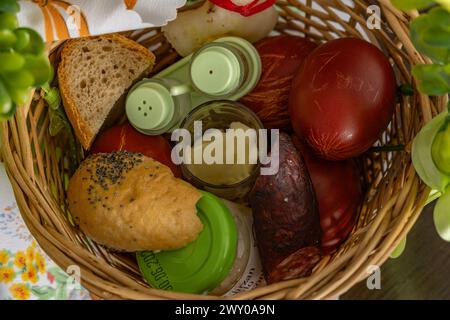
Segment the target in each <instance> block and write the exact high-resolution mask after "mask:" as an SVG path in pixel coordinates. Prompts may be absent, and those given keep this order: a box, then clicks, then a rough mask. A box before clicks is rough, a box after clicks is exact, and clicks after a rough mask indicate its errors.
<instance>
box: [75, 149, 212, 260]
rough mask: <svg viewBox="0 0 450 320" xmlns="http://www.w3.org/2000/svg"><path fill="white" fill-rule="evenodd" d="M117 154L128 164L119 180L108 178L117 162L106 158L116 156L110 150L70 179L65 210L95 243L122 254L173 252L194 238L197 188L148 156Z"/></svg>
mask: <svg viewBox="0 0 450 320" xmlns="http://www.w3.org/2000/svg"><path fill="white" fill-rule="evenodd" d="M115 154H118V157H121V159H125V160H123V161H122V160H120V159H119V160H120V161H119V162H121V163H125V166H126V167H127V168H130V167H132V168H131V169H129V170H127V171H124V172H123V173H121V176H122V177H123V178H121V179H118V180H116V181H115V182H114V183H112V181H114V179H115V178H114V177H117V175H116V174H115V173H112V180H110V179H109V175H111V173H110V172H113V171H114V170H116V169H115V168H117V165H116V162H114V161H112V162H111V161H110V160H104V159H105V158H106V159H114V153H112V154H96V155H93V156H90V157H89V158H87V159H86V160H85V161H84V162H83V163H82V165H81V166H80V167H79V169H78V170H77V172H76V173H75V175H74V176H73V177H72V178H71V180H70V183H69V188H68V193H67V199H68V203H69V210H70V212H71V214H72V217H73V218H74V221H75V222H76V223H77V224H78V226H79V228H80V229H81V230H82V231H83V232H84V233H85V234H86V235H88V236H89V237H90V238H92V239H93V240H95V241H96V242H98V243H99V244H102V245H105V246H107V247H109V248H111V249H114V250H118V251H126V252H134V251H144V250H173V249H178V248H181V247H184V246H185V245H187V244H188V243H190V242H192V241H194V240H195V239H196V238H197V236H198V234H199V233H200V231H201V230H202V229H203V225H202V223H201V221H200V219H199V217H198V216H197V209H196V203H197V201H198V200H199V199H200V197H201V194H200V192H199V191H198V190H197V189H195V188H194V187H193V186H191V185H190V184H188V183H186V182H185V181H183V180H180V179H177V178H175V177H174V176H173V173H172V171H171V170H170V169H169V168H168V167H166V166H165V165H163V164H161V163H159V162H157V161H155V160H153V159H151V158H147V157H145V156H143V155H139V156H136V155H138V154H133V153H129V152H125V151H119V152H116V153H115ZM127 154H130V155H131V156H127ZM128 159H131V160H130V161H129V160H128ZM110 162H111V163H112V164H111V165H112V166H111V168H110V167H107V166H106V167H105V165H104V163H110ZM131 164H132V165H131ZM99 168H100V169H99ZM105 168H106V169H105ZM111 170H113V171H111ZM100 171H101V172H105V173H106V177H105V178H104V180H102V179H101V178H100V177H102V176H104V175H103V173H101V174H100V175H99V172H100ZM96 180H97V181H96Z"/></svg>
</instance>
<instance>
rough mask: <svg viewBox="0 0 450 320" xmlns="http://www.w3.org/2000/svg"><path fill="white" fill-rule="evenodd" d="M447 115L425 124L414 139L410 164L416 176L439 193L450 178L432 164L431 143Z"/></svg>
mask: <svg viewBox="0 0 450 320" xmlns="http://www.w3.org/2000/svg"><path fill="white" fill-rule="evenodd" d="M447 115H448V113H447V112H443V113H441V114H439V115H438V116H437V117H435V118H434V119H433V120H431V121H430V122H429V123H427V124H426V125H425V127H423V128H422V130H421V131H420V132H419V133H418V134H417V136H416V137H415V138H414V141H413V145H412V162H413V165H414V168H415V169H416V172H417V174H418V175H419V177H420V178H421V179H422V181H423V182H424V183H425V184H426V185H428V186H429V187H430V188H431V189H435V190H438V191H439V192H443V191H444V190H445V189H446V187H447V186H448V185H449V184H450V177H449V176H447V175H445V174H443V173H442V172H441V171H440V170H439V169H438V168H437V167H436V165H435V164H434V161H433V158H432V155H431V142H432V141H433V139H434V137H435V136H436V134H437V133H438V132H439V130H440V129H441V128H442V125H443V124H444V121H445V119H446V117H447Z"/></svg>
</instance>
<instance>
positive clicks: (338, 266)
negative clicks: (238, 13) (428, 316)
mask: <svg viewBox="0 0 450 320" xmlns="http://www.w3.org/2000/svg"><path fill="white" fill-rule="evenodd" d="M316 1H317V2H320V3H322V2H324V1H321V0H316ZM299 2H300V1H298V0H281V1H278V3H279V4H280V5H281V6H288V5H289V6H295V5H298V3H299ZM308 2H309V3H311V1H310V0H308ZM325 2H326V1H325ZM363 2H364V1H363ZM338 3H339V4H341V2H338ZM379 3H380V6H381V7H382V9H383V13H384V16H385V18H386V21H385V23H387V24H389V26H390V27H391V29H392V32H393V33H394V34H395V36H396V37H397V39H398V40H399V41H400V43H401V45H402V49H404V50H405V53H406V55H407V56H408V58H409V59H410V60H411V61H410V63H412V64H415V63H429V62H430V61H429V59H427V58H426V57H424V56H422V55H421V54H419V53H418V52H417V50H416V49H415V48H414V46H413V44H412V42H411V40H410V39H409V35H408V32H407V28H406V27H405V26H406V23H408V19H409V17H408V15H406V14H404V13H402V12H400V11H399V10H397V9H396V8H394V7H393V6H392V5H391V4H390V2H389V1H388V0H380V1H379ZM341 5H342V4H341ZM367 5H368V4H366V3H365V2H364V3H363V6H367ZM343 10H345V9H343ZM307 13H308V12H307ZM308 14H309V13H308ZM355 15H357V14H356V12H355V13H353V15H352V13H350V16H353V18H354V19H355V21H357V20H358V19H357V18H356V17H355ZM415 15H417V12H411V13H410V16H415ZM62 43H63V42H62V41H60V42H56V43H53V44H51V45H50V46H49V47H48V52H49V53H53V52H55V50H57V48H59V46H60V45H61V44H62ZM399 49H400V48H399ZM414 81H415V80H414ZM433 99H434V100H433ZM447 100H448V97H441V98H431V97H427V96H425V95H423V94H417V96H416V100H415V101H411V103H415V105H418V106H420V112H421V120H420V124H419V127H421V126H423V125H424V124H425V123H427V122H428V121H430V120H431V119H432V117H433V114H434V113H436V112H438V111H439V110H444V107H445V105H446V102H447ZM41 101H42V100H41ZM31 103H32V97H30V101H29V103H28V104H26V105H25V106H23V107H21V108H19V110H18V112H17V114H16V115H15V116H14V118H13V119H12V120H9V121H7V122H3V123H0V140H1V143H2V144H3V147H2V148H0V159H1V158H3V161H4V162H5V167H6V171H7V174H8V176H9V179H10V181H11V184H12V187H13V191H14V194H15V197H16V200H17V204H18V207H19V210H20V213H21V215H22V217H23V219H24V221H25V223H26V225H27V227H28V228H29V229H30V232H31V234H32V235H33V236H34V237H35V238H36V240H37V242H38V243H39V244H40V245H41V248H42V249H43V250H44V251H45V252H46V253H47V254H48V255H49V256H50V258H52V259H53V260H54V261H55V263H57V264H58V265H59V266H61V267H63V269H66V268H67V267H68V266H70V265H72V264H73V263H74V262H77V263H80V264H81V270H82V279H81V280H82V284H83V286H84V287H86V288H87V289H88V290H89V291H90V292H91V293H93V294H95V295H97V296H99V297H102V298H106V299H121V298H126V299H221V298H223V297H218V296H205V295H192V294H185V293H175V292H169V291H163V290H157V289H151V288H148V286H147V285H145V283H143V282H142V281H141V282H140V283H139V282H136V281H135V280H134V279H133V278H132V277H130V276H128V275H127V274H125V273H123V272H122V273H121V272H120V271H119V270H118V269H116V268H114V266H113V264H114V263H118V262H117V261H111V260H108V259H109V257H107V256H105V252H100V251H99V252H90V251H88V249H86V248H82V247H79V246H76V245H73V244H72V243H73V240H74V239H78V238H77V237H78V235H77V234H76V233H75V232H73V231H71V230H70V227H67V225H64V224H63V223H62V222H61V219H65V217H64V216H62V214H61V212H60V210H61V209H60V208H59V205H58V203H56V201H55V200H54V199H52V195H51V194H50V192H51V191H50V187H49V186H48V185H46V184H45V181H43V180H42V179H40V177H39V176H38V175H39V172H40V171H38V173H36V172H35V165H34V162H33V161H34V159H33V154H32V148H31V146H32V141H33V142H34V143H35V140H37V139H38V137H37V134H36V128H35V127H36V124H35V123H33V121H32V120H34V119H35V118H34V115H31V116H30V112H31ZM39 103H41V102H39ZM41 104H42V106H38V107H39V108H40V109H43V103H41ZM41 112H42V110H41ZM30 117H31V120H30ZM418 117H419V116H418ZM28 121H30V123H31V125H28ZM37 149H39V148H37ZM398 158H399V159H396V161H397V168H395V169H396V170H397V171H398V172H399V173H398V176H399V177H400V178H401V179H402V180H401V181H394V180H395V179H394V178H393V179H392V180H393V181H388V182H389V183H391V184H392V185H394V184H401V188H400V187H399V188H398V189H399V192H397V193H395V194H389V189H387V187H386V189H383V190H384V192H385V194H384V196H385V199H384V201H383V202H382V203H383V205H382V206H380V207H379V208H378V207H377V208H376V210H377V213H376V216H375V218H374V219H373V220H372V222H371V223H370V224H369V225H368V226H367V227H364V228H363V229H360V230H358V232H360V234H358V235H357V236H358V237H361V239H360V240H359V245H358V246H357V247H352V248H350V249H349V250H348V251H346V252H343V253H342V254H338V255H335V256H333V257H324V259H323V260H322V261H321V262H320V263H319V265H318V266H317V267H316V269H315V272H314V273H313V275H312V276H310V277H309V278H302V279H294V280H288V281H283V282H279V283H275V284H271V285H268V286H265V287H260V288H257V289H254V290H251V291H247V292H243V293H240V294H237V295H234V296H232V297H231V299H255V298H258V299H299V298H306V299H332V298H334V297H335V296H338V295H340V294H342V293H344V292H346V291H347V290H348V289H349V288H351V287H352V286H353V285H354V284H356V283H357V282H359V281H361V280H363V279H364V278H365V277H366V276H367V268H368V267H369V266H372V265H381V264H382V263H383V262H384V261H386V260H387V259H388V258H389V255H390V253H391V251H392V250H394V249H395V248H396V246H397V245H398V243H399V242H400V241H401V240H402V239H403V238H404V237H405V236H406V234H407V233H408V232H409V230H410V229H411V228H412V226H413V225H414V223H415V221H416V220H417V218H418V217H419V215H420V213H421V211H422V208H423V207H424V206H425V203H426V200H427V198H428V195H429V192H430V189H429V188H428V187H426V186H425V185H424V184H423V183H422V182H421V180H420V179H419V177H418V176H417V174H416V173H415V170H414V168H413V166H412V164H411V159H410V157H409V155H408V150H407V152H406V153H405V154H404V155H402V156H399V157H398ZM39 170H41V171H42V172H45V170H46V169H45V168H43V169H39ZM399 180H400V179H399ZM396 186H397V185H396ZM397 187H398V186H397ZM386 196H389V198H387V197H386ZM58 214H59V215H60V217H58V216H57V215H58ZM61 216H62V217H61ZM66 223H67V222H66ZM62 231H63V232H64V233H65V235H66V236H63V234H62V233H61V232H62ZM88 265H89V266H93V267H92V268H88V267H87V266H88ZM93 268H95V272H94V271H93V270H92V269H93ZM332 280H333V281H332Z"/></svg>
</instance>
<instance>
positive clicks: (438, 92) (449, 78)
mask: <svg viewBox="0 0 450 320" xmlns="http://www.w3.org/2000/svg"><path fill="white" fill-rule="evenodd" d="M412 73H413V75H414V77H415V78H416V79H417V80H418V81H419V90H420V91H421V92H423V93H426V94H428V95H430V96H442V95H445V94H447V93H448V92H450V73H449V72H448V66H441V65H438V64H425V65H417V66H415V67H414V68H413V71H412Z"/></svg>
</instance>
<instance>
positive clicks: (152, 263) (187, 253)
mask: <svg viewBox="0 0 450 320" xmlns="http://www.w3.org/2000/svg"><path fill="white" fill-rule="evenodd" d="M202 195H203V196H202V198H201V199H200V200H199V201H198V202H197V210H198V216H199V218H200V220H201V221H202V223H203V230H202V232H201V233H200V235H199V236H198V238H197V239H196V240H195V241H194V242H192V243H190V244H188V245H187V246H186V247H184V248H181V249H178V250H173V251H160V252H151V251H146V252H139V253H137V255H136V256H137V261H138V264H139V268H140V270H141V272H142V274H143V276H144V278H145V279H146V281H147V282H148V283H149V284H150V285H151V286H152V287H154V288H157V289H163V290H173V291H179V292H187V293H196V294H202V293H207V292H209V291H211V290H213V289H214V288H215V287H217V286H218V285H219V284H220V283H221V282H222V281H223V280H224V279H225V278H226V277H227V275H228V274H229V273H230V271H231V268H232V266H233V264H234V260H235V258H236V251H237V241H238V236H237V228H236V223H235V221H234V219H233V217H232V215H231V214H230V212H229V210H228V208H227V207H226V206H225V204H224V203H223V202H222V201H221V200H220V199H218V198H217V197H215V196H213V195H212V194H210V193H207V192H202ZM149 223H151V222H149Z"/></svg>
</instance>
